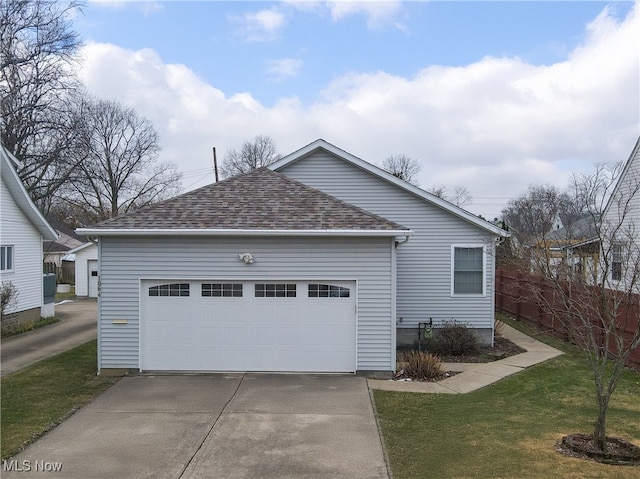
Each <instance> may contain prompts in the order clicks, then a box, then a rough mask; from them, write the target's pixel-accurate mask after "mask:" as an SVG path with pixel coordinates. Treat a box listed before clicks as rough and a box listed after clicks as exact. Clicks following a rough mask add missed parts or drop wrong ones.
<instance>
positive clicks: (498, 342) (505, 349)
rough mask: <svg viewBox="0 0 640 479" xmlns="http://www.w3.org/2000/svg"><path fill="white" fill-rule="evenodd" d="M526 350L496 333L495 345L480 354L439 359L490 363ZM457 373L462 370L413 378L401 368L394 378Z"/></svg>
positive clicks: (397, 379) (410, 379)
mask: <svg viewBox="0 0 640 479" xmlns="http://www.w3.org/2000/svg"><path fill="white" fill-rule="evenodd" d="M525 352H527V350H526V349H523V348H521V347H520V346H518V345H517V344H515V343H513V342H511V341H509V340H508V339H505V338H503V337H502V336H498V335H496V337H495V338H494V341H493V346H491V347H489V346H484V347H481V348H480V351H479V352H478V354H474V355H464V356H441V355H438V359H440V361H441V362H443V363H490V362H493V361H498V360H499V359H504V358H508V357H510V356H515V355H516V354H521V353H525ZM456 374H460V371H446V372H445V373H444V374H443V375H442V376H439V377H437V378H430V379H418V378H412V377H411V376H409V375H407V374H406V373H405V372H404V370H403V369H401V368H400V369H399V370H398V372H397V373H396V374H395V376H394V377H393V379H394V380H396V381H427V382H437V381H442V380H444V379H448V378H450V377H453V376H455V375H456Z"/></svg>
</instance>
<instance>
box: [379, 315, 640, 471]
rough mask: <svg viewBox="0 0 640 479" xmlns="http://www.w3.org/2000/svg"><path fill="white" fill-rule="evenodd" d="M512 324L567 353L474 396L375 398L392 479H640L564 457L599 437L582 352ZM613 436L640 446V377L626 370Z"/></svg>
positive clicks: (611, 418) (614, 408)
mask: <svg viewBox="0 0 640 479" xmlns="http://www.w3.org/2000/svg"><path fill="white" fill-rule="evenodd" d="M500 319H503V320H505V322H507V323H508V324H510V325H512V326H514V327H516V328H518V329H520V330H522V331H523V332H525V333H526V334H529V335H531V336H534V337H536V339H538V340H541V341H543V342H545V343H547V344H550V345H551V346H553V347H555V348H558V349H560V350H562V351H564V352H565V354H564V355H562V356H560V357H558V358H555V359H552V360H550V361H547V362H545V363H541V364H538V365H536V366H533V367H531V368H529V369H527V370H525V371H522V372H520V373H518V374H515V375H513V376H510V377H508V378H506V379H503V380H502V381H500V382H498V383H496V384H493V385H491V386H488V387H486V388H483V389H481V390H478V391H474V392H471V393H468V394H459V395H450V394H419V393H401V392H389V391H380V390H376V391H374V399H375V403H376V409H377V413H378V420H379V422H380V427H381V430H382V435H383V439H384V443H385V447H386V449H387V453H388V457H389V461H390V463H391V470H392V472H393V477H394V479H420V478H429V479H448V478H457V479H462V478H469V479H470V478H495V479H498V478H504V479H507V478H509V479H511V478H513V479H533V478H535V479H547V478H551V477H553V478H554V479H563V478H567V479H569V478H571V479H574V478H576V479H577V478H580V479H583V478H585V479H586V478H594V479H595V478H598V479H640V467H637V466H633V467H632V466H609V465H603V464H599V463H595V462H592V461H585V460H582V459H575V458H570V457H566V456H563V455H560V454H559V453H558V452H556V450H555V445H556V443H557V441H558V440H559V439H560V438H561V437H562V436H563V435H565V434H569V433H574V432H585V433H591V432H592V430H593V423H594V421H595V418H596V412H597V406H596V402H595V393H594V385H593V378H592V374H591V370H590V368H589V367H588V365H587V363H586V358H585V356H584V353H583V352H581V351H579V350H578V349H577V348H575V347H573V346H571V345H568V344H565V343H563V342H562V341H559V340H556V339H555V338H552V337H549V336H546V335H542V334H540V333H537V332H535V331H534V330H532V329H530V328H527V327H526V326H525V325H522V324H520V323H517V322H514V321H510V320H508V319H506V318H500ZM608 435H609V436H620V437H623V438H625V439H627V440H631V441H632V442H633V443H635V444H638V445H640V374H639V373H637V372H633V371H630V370H628V371H625V373H624V376H623V378H622V379H621V381H620V383H619V386H618V389H617V390H616V392H615V393H614V395H613V398H612V402H611V406H610V409H609V415H608Z"/></svg>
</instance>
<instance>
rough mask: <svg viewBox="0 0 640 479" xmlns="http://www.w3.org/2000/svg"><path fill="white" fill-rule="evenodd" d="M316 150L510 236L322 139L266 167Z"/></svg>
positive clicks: (278, 165) (282, 165) (287, 162)
mask: <svg viewBox="0 0 640 479" xmlns="http://www.w3.org/2000/svg"><path fill="white" fill-rule="evenodd" d="M318 150H325V151H327V152H328V153H331V154H332V155H334V156H335V157H337V158H339V159H341V160H343V161H346V162H348V163H350V164H352V165H354V166H356V167H358V168H360V169H362V170H364V171H366V172H368V173H369V174H372V175H374V176H376V177H378V178H381V179H382V180H384V181H386V182H388V183H391V184H392V185H394V186H396V187H398V188H400V189H402V190H405V191H407V192H409V193H411V194H412V195H414V196H416V197H418V198H420V199H422V200H424V201H426V202H428V203H429V204H431V205H434V206H436V207H438V208H441V209H442V210H444V211H446V212H448V213H450V214H453V215H454V216H456V217H459V218H461V219H463V220H465V221H467V222H469V223H471V224H473V225H475V226H477V227H479V228H481V229H483V230H485V231H489V232H490V233H492V234H495V235H498V236H503V237H507V236H510V234H509V233H508V232H507V231H504V230H503V229H501V228H499V227H498V226H496V225H494V224H492V223H490V222H488V221H485V220H483V219H482V218H479V217H477V216H475V215H473V214H472V213H469V212H468V211H466V210H464V209H462V208H460V207H458V206H456V205H454V204H452V203H449V202H448V201H446V200H443V199H442V198H439V197H437V196H436V195H434V194H432V193H429V192H427V191H425V190H423V189H421V188H418V187H417V186H415V185H412V184H411V183H408V182H406V181H403V180H401V179H399V178H397V177H395V176H393V175H392V174H390V173H388V172H386V171H384V170H383V169H381V168H379V167H377V166H375V165H372V164H371V163H368V162H366V161H364V160H362V159H361V158H358V157H356V156H354V155H352V154H351V153H348V152H346V151H344V150H342V149H340V148H338V147H337V146H335V145H332V144H331V143H329V142H327V141H325V140H323V139H318V140H316V141H314V142H313V143H309V144H308V145H307V146H304V147H302V148H300V149H299V150H297V151H294V152H293V153H291V154H289V155H287V156H285V157H283V158H281V159H280V160H278V161H276V162H275V163H273V164H271V165H269V166H268V168H269V169H271V170H273V171H280V170H282V169H284V168H285V167H286V166H288V165H291V164H293V163H295V162H297V161H300V160H303V159H305V158H307V157H309V156H311V155H312V154H313V153H315V152H317V151H318Z"/></svg>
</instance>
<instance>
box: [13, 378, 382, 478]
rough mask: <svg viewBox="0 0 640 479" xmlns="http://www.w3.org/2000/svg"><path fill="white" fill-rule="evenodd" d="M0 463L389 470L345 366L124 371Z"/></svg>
mask: <svg viewBox="0 0 640 479" xmlns="http://www.w3.org/2000/svg"><path fill="white" fill-rule="evenodd" d="M25 461H26V462H25ZM25 465H26V466H27V467H24V466H25ZM58 465H59V466H58ZM10 466H12V467H13V468H14V469H15V468H22V469H27V468H30V469H31V471H29V472H27V471H23V472H18V471H15V470H14V471H12V472H9V471H8V470H7V469H8V468H10ZM56 467H61V470H60V471H59V472H49V473H46V472H42V469H47V468H48V470H49V471H51V470H52V469H55V468H56ZM3 468H4V471H3V474H2V477H4V478H7V479H8V478H22V479H25V478H29V477H38V478H48V477H51V478H58V479H62V478H82V479H86V478H91V479H101V478H114V479H115V478H117V479H126V478H132V479H133V478H135V479H137V478H154V479H155V478H163V479H165V478H169V479H173V478H176V479H177V478H184V479H195V478H220V479H235V478H251V479H259V478H282V479H285V478H292V479H293V478H296V479H297V478H311V479H314V478H318V479H320V478H323V479H324V478H342V479H348V478H358V479H365V478H388V477H389V476H388V473H387V468H386V464H385V460H384V454H383V450H382V445H381V440H380V437H379V434H378V430H377V426H376V422H375V418H374V414H373V408H372V405H371V399H370V396H369V391H368V388H367V383H366V380H365V379H364V378H361V377H354V376H346V375H345V376H342V375H337V376H334V375H298V374H295V375H294V374H291V375H286V374H282V375H278V374H216V375H167V376H159V375H157V376H146V375H141V376H132V377H125V378H123V379H122V380H120V381H119V382H118V383H117V384H116V385H115V386H114V387H112V388H111V389H109V390H108V391H106V392H105V393H104V394H102V395H101V396H100V397H98V398H97V399H96V400H95V401H94V402H92V403H91V404H90V405H88V406H86V407H84V408H82V409H81V410H80V411H78V412H77V413H76V414H74V415H73V416H72V417H71V418H69V419H68V420H66V421H65V422H64V423H62V424H61V425H59V426H58V427H57V428H56V429H54V430H53V431H51V432H50V433H49V434H47V435H46V436H45V437H43V438H42V439H40V440H39V441H37V442H36V443H34V444H32V445H31V446H30V447H28V448H27V449H25V450H24V451H23V452H22V453H20V454H19V455H18V456H16V458H15V462H13V463H5V464H3ZM38 468H39V469H40V470H36V469H38Z"/></svg>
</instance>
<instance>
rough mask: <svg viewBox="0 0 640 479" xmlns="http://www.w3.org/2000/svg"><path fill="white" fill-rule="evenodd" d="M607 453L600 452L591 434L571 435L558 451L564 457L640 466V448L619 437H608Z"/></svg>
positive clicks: (565, 439) (563, 439)
mask: <svg viewBox="0 0 640 479" xmlns="http://www.w3.org/2000/svg"><path fill="white" fill-rule="evenodd" d="M607 448H608V450H607V453H606V454H604V453H602V452H601V451H599V450H598V449H597V448H596V447H595V445H594V442H593V436H592V435H589V434H570V435H568V436H565V437H563V438H562V440H561V441H560V443H559V444H558V451H559V452H561V453H562V454H564V455H567V456H571V457H578V458H582V459H591V460H593V461H597V462H602V463H605V464H612V465H620V466H640V447H638V446H636V445H635V444H632V443H630V442H629V441H625V440H624V439H620V438H617V437H607Z"/></svg>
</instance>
